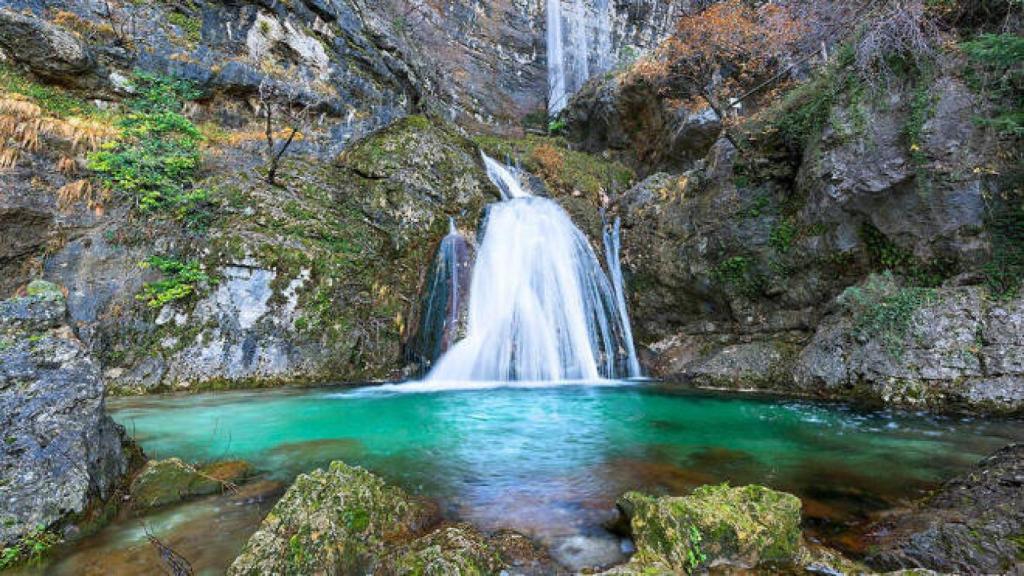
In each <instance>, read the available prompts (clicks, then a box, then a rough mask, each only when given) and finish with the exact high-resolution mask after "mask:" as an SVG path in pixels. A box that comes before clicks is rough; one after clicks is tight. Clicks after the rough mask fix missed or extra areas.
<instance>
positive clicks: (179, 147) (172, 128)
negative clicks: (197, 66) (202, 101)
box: [88, 74, 205, 216]
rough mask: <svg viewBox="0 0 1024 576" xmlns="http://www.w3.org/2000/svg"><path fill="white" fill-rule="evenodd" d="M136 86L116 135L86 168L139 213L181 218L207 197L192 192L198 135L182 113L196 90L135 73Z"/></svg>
mask: <svg viewBox="0 0 1024 576" xmlns="http://www.w3.org/2000/svg"><path fill="white" fill-rule="evenodd" d="M134 86H135V90H136V96H135V97H133V98H132V99H131V100H129V102H128V109H129V113H128V114H127V115H126V116H125V117H124V118H123V119H122V120H121V121H120V123H119V126H120V135H119V137H118V138H117V139H116V140H114V141H113V142H109V143H107V144H105V145H104V146H103V147H102V148H101V149H100V150H99V151H97V152H95V153H93V154H91V155H90V156H89V161H88V165H89V168H90V169H91V170H92V171H93V172H95V173H96V175H97V176H98V177H99V178H100V180H101V181H102V182H103V184H104V185H105V186H107V187H108V188H110V189H112V190H114V191H116V192H118V193H120V194H123V195H124V196H126V197H127V198H129V199H131V200H133V201H134V202H135V203H136V205H137V206H138V207H139V208H140V209H141V210H142V211H144V212H152V211H156V210H160V209H166V208H171V209H175V210H176V211H177V214H178V215H179V216H180V215H183V214H184V213H185V212H187V211H188V208H189V207H190V206H191V205H193V204H194V203H196V202H197V201H200V200H202V199H204V198H205V195H204V194H203V193H202V192H197V191H193V190H192V189H191V187H192V181H193V180H194V179H195V177H196V174H197V172H198V170H199V166H200V154H199V143H200V141H201V140H202V136H201V135H200V133H199V130H198V129H197V128H196V126H195V125H194V124H192V122H191V121H190V120H189V119H188V118H186V117H185V116H183V115H182V114H181V109H182V107H183V105H184V101H185V99H186V98H192V97H194V96H195V95H196V92H195V90H194V88H193V87H192V86H191V84H190V83H188V82H186V81H183V80H177V79H173V78H165V77H159V76H153V75H148V74H137V75H136V76H135V78H134Z"/></svg>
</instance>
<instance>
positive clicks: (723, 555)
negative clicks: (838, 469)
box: [619, 484, 800, 574]
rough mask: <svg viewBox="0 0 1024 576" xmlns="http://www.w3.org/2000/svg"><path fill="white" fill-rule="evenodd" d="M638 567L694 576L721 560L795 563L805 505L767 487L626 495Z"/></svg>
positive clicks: (723, 486) (624, 503)
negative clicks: (657, 495) (662, 568)
mask: <svg viewBox="0 0 1024 576" xmlns="http://www.w3.org/2000/svg"><path fill="white" fill-rule="evenodd" d="M619 507H620V508H621V509H622V510H623V511H625V512H626V514H627V516H628V517H629V519H630V526H631V529H632V532H633V538H634V541H635V543H636V546H637V552H636V555H635V556H634V558H633V562H634V563H635V565H637V567H638V568H640V569H643V568H645V567H650V566H667V567H669V568H671V569H672V570H674V571H680V572H682V573H687V574H692V573H695V572H700V571H702V570H705V569H707V567H708V565H709V564H713V563H715V562H716V561H726V562H737V563H745V564H751V565H759V566H764V565H765V564H778V563H790V562H792V561H793V560H794V559H795V557H796V555H797V553H798V551H799V545H800V501H799V500H798V499H797V498H796V497H795V496H792V495H790V494H785V493H783V492H776V491H774V490H770V489H768V488H765V487H763V486H757V485H750V486H743V487H738V488H732V487H730V486H728V485H727V484H721V485H707V486H701V487H699V488H697V489H696V490H694V491H693V493H692V494H691V495H689V496H684V497H661V498H652V497H650V496H646V495H644V494H640V493H638V492H630V493H627V494H625V495H624V496H623V497H622V498H620V500H619Z"/></svg>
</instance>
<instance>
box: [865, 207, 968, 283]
mask: <svg viewBox="0 0 1024 576" xmlns="http://www.w3.org/2000/svg"><path fill="white" fill-rule="evenodd" d="M860 236H861V239H862V240H863V241H864V245H865V246H866V247H867V252H868V259H869V261H870V263H871V267H872V269H873V270H874V271H876V272H884V271H889V272H892V273H894V274H898V275H900V276H903V277H905V278H907V279H908V280H909V281H910V282H911V283H913V284H914V285H917V286H925V287H933V286H938V285H940V284H942V282H943V281H945V280H946V279H947V278H949V277H950V276H952V275H953V273H954V272H955V271H956V264H955V263H954V262H950V261H946V260H942V259H934V260H932V261H930V262H926V261H923V260H921V259H919V258H917V257H916V256H914V254H913V253H911V252H910V251H909V250H907V249H906V248H903V247H901V246H899V245H897V244H896V243H895V242H893V241H892V240H890V239H889V238H888V237H887V236H885V234H883V233H882V232H881V231H880V230H878V228H875V226H874V225H872V224H871V223H867V222H866V223H864V224H863V225H862V226H861V230H860Z"/></svg>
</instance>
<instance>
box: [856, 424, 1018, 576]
mask: <svg viewBox="0 0 1024 576" xmlns="http://www.w3.org/2000/svg"><path fill="white" fill-rule="evenodd" d="M1022 533H1024V445H1022V444H1012V445H1010V446H1007V447H1005V448H1003V449H1001V450H999V451H997V452H996V453H995V454H993V455H991V456H989V457H988V458H986V459H984V460H982V461H981V462H980V463H979V464H978V465H977V466H976V467H975V468H974V469H973V470H971V471H970V472H968V473H967V474H964V475H963V476H961V477H959V478H956V479H954V480H951V481H949V482H947V483H946V484H945V485H944V486H943V487H942V488H941V489H940V490H939V491H938V492H937V493H936V494H935V495H934V496H932V497H930V498H929V499H927V500H926V501H925V502H924V503H923V504H922V506H920V507H919V508H918V509H916V510H913V511H911V512H908V513H904V514H900V515H896V516H895V517H893V518H891V519H888V520H885V521H883V522H882V523H880V524H879V525H877V526H876V527H875V536H874V538H875V539H876V545H877V547H878V550H877V552H874V553H872V554H871V555H870V556H869V557H868V558H867V562H868V564H870V565H871V566H873V567H875V568H878V569H881V570H900V569H917V568H926V569H931V570H935V571H937V572H940V573H949V574H1012V573H1015V572H1017V571H1019V570H1020V569H1021V568H1022V567H1024V565H1022V562H1021V540H1020V538H1021V534H1022Z"/></svg>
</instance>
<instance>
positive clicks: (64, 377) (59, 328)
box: [0, 282, 128, 545]
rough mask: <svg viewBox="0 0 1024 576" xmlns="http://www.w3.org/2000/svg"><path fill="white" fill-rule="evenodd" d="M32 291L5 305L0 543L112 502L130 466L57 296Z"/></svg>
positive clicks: (47, 290)
mask: <svg viewBox="0 0 1024 576" xmlns="http://www.w3.org/2000/svg"><path fill="white" fill-rule="evenodd" d="M29 293H30V294H32V295H30V296H27V297H24V298H13V299H10V300H6V301H3V302H0V431H2V435H3V439H2V442H0V545H7V544H10V543H12V542H15V541H17V540H18V539H20V538H21V537H22V536H24V535H26V534H28V533H29V532H31V531H33V530H35V529H36V528H37V527H39V526H43V527H51V526H54V525H55V524H58V523H60V522H61V521H63V520H65V519H66V518H67V517H68V516H69V515H74V514H78V513H81V512H83V511H85V510H86V508H87V506H88V505H89V503H90V502H91V501H92V500H93V499H96V498H99V499H105V498H107V497H109V496H110V495H111V493H112V492H113V490H114V488H115V487H116V485H117V484H118V482H119V481H120V478H121V477H122V475H123V474H124V473H125V472H126V471H127V468H128V458H127V457H126V456H125V453H124V451H123V450H122V442H123V441H124V431H123V429H122V428H121V427H120V426H118V425H117V424H115V423H114V421H113V420H111V419H110V417H109V416H108V415H107V414H106V410H105V407H104V399H103V397H104V387H103V383H102V381H101V380H100V374H99V370H98V369H97V367H96V364H95V363H94V362H93V360H92V359H91V358H90V356H89V355H88V353H87V351H86V349H85V347H84V346H83V345H82V343H81V342H80V341H79V340H78V338H76V337H75V335H74V333H73V332H72V331H71V329H70V328H68V327H67V326H64V325H63V323H64V320H65V316H66V310H65V306H64V297H63V296H62V295H61V291H60V290H59V289H58V288H57V287H56V286H53V285H52V284H47V283H40V282H34V283H33V284H31V285H30V289H29Z"/></svg>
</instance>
